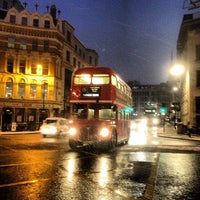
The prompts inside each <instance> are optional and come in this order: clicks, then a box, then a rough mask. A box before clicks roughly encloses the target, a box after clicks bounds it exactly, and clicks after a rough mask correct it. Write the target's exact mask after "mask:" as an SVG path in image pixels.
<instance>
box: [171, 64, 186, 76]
mask: <svg viewBox="0 0 200 200" xmlns="http://www.w3.org/2000/svg"><path fill="white" fill-rule="evenodd" d="M184 71H185V68H184V66H183V65H181V64H176V65H174V66H173V67H172V68H171V70H170V73H171V75H173V76H177V77H179V76H181V75H182V74H183V73H184Z"/></svg>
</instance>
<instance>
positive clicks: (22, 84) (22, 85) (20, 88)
mask: <svg viewBox="0 0 200 200" xmlns="http://www.w3.org/2000/svg"><path fill="white" fill-rule="evenodd" d="M24 96H25V81H24V79H20V81H19V83H18V98H20V99H23V98H24Z"/></svg>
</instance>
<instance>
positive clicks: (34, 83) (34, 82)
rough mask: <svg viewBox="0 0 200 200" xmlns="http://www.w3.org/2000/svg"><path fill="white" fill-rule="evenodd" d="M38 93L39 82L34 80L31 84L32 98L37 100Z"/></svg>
mask: <svg viewBox="0 0 200 200" xmlns="http://www.w3.org/2000/svg"><path fill="white" fill-rule="evenodd" d="M36 91H37V82H36V80H32V81H31V84H30V98H32V99H35V98H36V94H37V93H36Z"/></svg>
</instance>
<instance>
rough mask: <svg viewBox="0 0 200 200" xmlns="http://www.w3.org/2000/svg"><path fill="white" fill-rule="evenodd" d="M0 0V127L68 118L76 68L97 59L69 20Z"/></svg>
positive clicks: (19, 127) (20, 127)
mask: <svg viewBox="0 0 200 200" xmlns="http://www.w3.org/2000/svg"><path fill="white" fill-rule="evenodd" d="M57 13H58V12H57V9H56V6H55V5H52V6H51V7H50V9H49V12H46V13H45V14H40V13H39V12H37V11H35V12H33V13H30V12H29V11H28V10H26V9H25V8H24V7H23V5H22V4H21V3H20V1H9V0H3V1H0V91H1V92H0V130H2V131H8V130H11V129H12V124H13V122H14V123H17V128H16V129H17V130H26V129H32V130H35V129H38V128H39V126H40V124H41V123H42V121H43V119H44V118H46V117H47V116H63V117H67V114H68V110H69V93H70V87H71V77H72V73H73V71H74V70H75V69H78V68H83V67H84V66H88V65H97V64H98V54H97V52H96V51H95V50H92V49H88V48H86V47H85V46H84V45H83V44H82V43H81V42H80V41H79V40H78V38H76V36H75V34H74V31H75V30H74V28H73V26H72V25H70V24H69V23H68V22H67V21H65V20H62V19H61V18H60V17H59V16H58V17H57Z"/></svg>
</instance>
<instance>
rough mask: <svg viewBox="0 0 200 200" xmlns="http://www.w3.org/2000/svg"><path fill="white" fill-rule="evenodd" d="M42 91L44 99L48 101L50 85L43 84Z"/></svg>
mask: <svg viewBox="0 0 200 200" xmlns="http://www.w3.org/2000/svg"><path fill="white" fill-rule="evenodd" d="M41 91H42V94H41V96H42V99H43V100H44V99H47V94H48V83H47V82H44V81H43V82H42V85H41Z"/></svg>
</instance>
